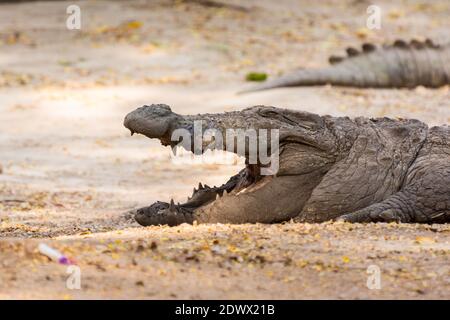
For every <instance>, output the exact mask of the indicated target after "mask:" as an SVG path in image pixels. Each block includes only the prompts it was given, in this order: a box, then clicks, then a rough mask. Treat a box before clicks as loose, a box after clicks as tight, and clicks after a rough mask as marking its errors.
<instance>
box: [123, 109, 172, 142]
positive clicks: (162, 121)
mask: <svg viewBox="0 0 450 320" xmlns="http://www.w3.org/2000/svg"><path fill="white" fill-rule="evenodd" d="M176 118H177V115H176V114H175V113H173V112H172V110H171V109H170V107H169V106H168V105H165V104H152V105H150V106H143V107H140V108H138V109H136V110H134V111H132V112H130V113H129V114H127V116H126V117H125V119H124V122H123V124H124V126H125V127H126V128H128V129H129V130H130V131H131V134H132V135H133V134H134V133H140V134H143V135H145V136H147V137H149V138H163V137H164V136H165V135H166V134H167V133H168V131H169V129H170V126H171V123H172V122H173V121H174V120H175V119H176Z"/></svg>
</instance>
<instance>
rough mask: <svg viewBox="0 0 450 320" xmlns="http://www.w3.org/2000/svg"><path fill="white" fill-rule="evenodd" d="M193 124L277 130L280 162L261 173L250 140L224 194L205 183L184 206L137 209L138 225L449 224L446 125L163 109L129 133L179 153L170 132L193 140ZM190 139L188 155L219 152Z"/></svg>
mask: <svg viewBox="0 0 450 320" xmlns="http://www.w3.org/2000/svg"><path fill="white" fill-rule="evenodd" d="M196 121H197V124H198V123H200V125H201V127H200V129H201V133H204V132H206V130H209V129H214V130H217V131H218V132H220V133H223V134H224V132H225V131H226V130H227V129H229V128H234V129H236V128H242V129H244V130H248V129H255V130H260V129H266V130H267V132H268V130H277V132H278V140H279V143H278V147H276V148H272V144H270V146H268V147H267V149H268V150H266V151H267V152H268V153H269V154H270V155H273V154H275V153H276V154H278V155H279V157H278V162H279V163H278V170H277V171H276V172H274V173H273V174H264V175H263V174H262V171H263V169H264V168H265V167H267V164H265V165H264V164H262V162H260V161H253V162H252V161H248V160H249V158H248V152H247V151H248V150H247V149H248V148H249V143H247V144H246V145H245V151H244V154H245V157H246V160H247V161H246V165H245V167H244V168H243V169H242V170H241V171H240V172H239V173H237V174H236V175H234V176H232V177H231V178H230V179H229V180H228V181H227V182H226V183H224V184H223V185H221V186H218V187H217V186H214V187H210V186H207V185H203V184H202V183H200V184H199V186H198V188H194V192H193V194H192V196H191V197H189V198H188V200H187V202H185V203H182V204H180V203H178V204H175V203H174V201H173V200H171V201H170V202H162V201H157V202H155V203H153V204H152V205H150V206H148V207H144V208H139V209H137V210H135V211H134V217H135V219H136V221H137V222H138V223H139V224H141V225H144V226H148V225H164V224H167V225H169V226H174V225H178V224H181V223H189V224H192V223H194V222H195V221H196V222H197V223H233V224H241V223H277V222H283V221H290V220H293V221H298V222H324V221H328V220H340V221H347V222H415V223H445V222H450V127H449V126H448V125H442V126H434V127H428V125H427V124H425V123H423V122H421V121H419V120H414V119H390V118H386V117H385V118H365V117H357V118H354V119H351V118H349V117H333V116H329V115H325V116H320V115H317V114H314V113H309V112H304V111H294V110H289V109H281V108H276V107H270V106H254V107H250V108H247V109H244V110H242V111H232V112H225V113H218V114H198V115H180V114H178V113H175V112H172V110H171V108H170V107H169V106H168V105H164V104H153V105H150V106H143V107H140V108H138V109H136V110H135V111H132V112H130V113H129V114H128V115H127V116H126V117H125V120H124V125H125V127H126V128H128V129H129V130H130V131H131V133H132V134H134V133H138V134H143V135H145V136H147V137H149V138H156V139H159V140H160V141H161V143H162V145H165V146H171V147H175V146H178V143H179V139H173V133H174V132H176V130H177V129H183V130H186V132H188V133H191V134H192V133H193V130H194V127H195V122H196ZM193 136H194V135H192V137H193ZM262 136H263V135H261V137H259V136H258V139H262ZM188 137H189V138H190V139H191V140H189V141H188V142H189V143H188V144H187V147H185V148H186V149H188V150H189V151H191V152H196V151H199V152H200V153H203V152H205V150H207V149H208V148H215V145H214V143H212V144H211V143H210V142H211V140H208V139H205V141H202V143H201V147H200V148H199V147H198V146H197V149H194V147H193V145H195V144H193V143H192V141H193V139H194V138H191V136H188ZM230 139H231V138H230ZM233 139H234V137H233ZM183 146H185V145H183ZM211 146H212V147H211ZM269 149H270V150H269ZM224 150H226V151H229V152H234V153H237V150H238V147H237V146H236V144H230V147H228V144H227V147H226V148H224ZM274 159H276V158H274Z"/></svg>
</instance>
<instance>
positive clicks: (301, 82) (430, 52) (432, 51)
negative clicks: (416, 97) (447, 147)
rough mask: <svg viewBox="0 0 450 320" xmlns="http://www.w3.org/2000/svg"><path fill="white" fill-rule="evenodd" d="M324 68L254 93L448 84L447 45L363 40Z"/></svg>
mask: <svg viewBox="0 0 450 320" xmlns="http://www.w3.org/2000/svg"><path fill="white" fill-rule="evenodd" d="M329 62H330V66H329V67H326V68H323V69H311V70H298V71H296V72H293V73H290V74H287V75H285V76H282V77H280V78H278V79H274V80H271V81H268V82H266V83H262V84H261V85H259V86H256V87H253V88H250V89H248V90H244V91H241V93H244V92H253V91H261V90H267V89H273V88H280V87H292V86H314V85H325V84H331V85H341V86H352V87H384V88H399V87H409V88H412V87H415V86H418V85H423V86H427V87H438V86H442V85H445V84H449V83H450V71H449V68H450V67H449V66H450V45H446V46H442V45H438V44H435V43H433V42H432V41H431V40H429V39H426V40H425V41H418V40H412V41H410V42H406V41H403V40H397V41H395V42H394V43H393V44H390V45H384V46H382V47H377V46H376V45H374V44H371V43H365V44H363V45H362V47H361V49H355V48H351V47H350V48H347V49H346V55H345V56H335V55H333V56H331V57H330V58H329Z"/></svg>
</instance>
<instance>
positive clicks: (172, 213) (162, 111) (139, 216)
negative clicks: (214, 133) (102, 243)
mask: <svg viewBox="0 0 450 320" xmlns="http://www.w3.org/2000/svg"><path fill="white" fill-rule="evenodd" d="M124 125H125V127H127V128H128V129H129V130H130V131H131V134H132V135H133V134H134V133H140V134H143V135H145V136H147V137H149V138H156V139H159V140H160V142H161V144H162V145H165V146H167V145H170V146H171V147H175V145H176V143H177V141H173V140H172V138H173V137H172V134H173V132H174V131H175V130H179V129H183V128H184V129H186V130H187V133H189V134H191V133H193V131H194V129H193V128H192V125H191V123H190V121H187V120H186V117H183V118H181V116H179V115H177V114H175V113H173V112H172V111H171V110H170V108H169V107H168V106H165V105H152V106H149V107H147V106H145V107H142V108H139V109H137V110H136V111H134V112H132V113H130V114H129V115H127V117H126V118H125V122H124ZM206 125H208V123H206ZM185 139H186V138H185ZM187 140H189V142H190V143H191V142H193V141H194V138H192V137H189V138H188V139H187ZM190 140H192V141H190ZM236 140H238V139H237V138H236ZM184 142H186V141H184ZM244 143H246V142H245V141H244ZM247 143H251V142H249V141H247ZM206 144H207V145H208V146H206ZM256 144H257V142H256ZM194 145H195V143H191V144H190V146H189V147H184V149H187V150H188V151H190V152H193V153H196V154H198V152H196V151H198V150H196V149H195V147H194ZM211 145H213V147H211ZM200 148H201V152H204V151H205V150H206V149H219V150H223V147H219V146H218V145H215V144H211V140H209V141H207V142H204V143H201V147H200ZM227 151H231V152H234V153H238V152H237V148H233V149H232V150H228V149H227ZM265 151H267V150H265ZM244 153H245V152H244ZM240 155H242V154H240ZM244 156H245V157H246V166H245V168H244V169H242V170H241V171H240V172H239V173H238V174H236V175H234V176H232V177H231V178H230V179H229V180H228V181H227V182H225V183H224V184H222V185H221V186H214V187H210V186H208V185H206V184H205V185H204V184H202V183H199V185H198V186H197V187H194V188H193V192H192V194H191V195H190V196H188V197H187V201H186V202H185V203H177V204H175V203H174V201H173V200H170V201H169V202H162V201H157V202H155V203H154V204H152V205H151V206H149V207H144V208H140V209H137V210H136V211H135V219H136V221H137V222H138V223H139V224H141V225H144V226H148V225H159V224H167V225H169V226H174V225H178V224H181V223H193V222H194V221H195V220H197V219H198V218H200V215H199V214H196V213H199V211H203V215H205V212H204V211H205V210H208V208H209V209H212V208H214V207H217V208H219V207H225V206H226V207H233V203H234V204H235V205H236V204H237V203H238V202H240V201H241V200H244V199H246V198H247V197H246V196H247V195H249V194H251V193H252V192H254V191H255V190H257V189H259V188H260V187H262V186H264V185H265V184H266V182H268V181H270V179H271V178H272V177H271V176H268V175H265V174H262V173H261V171H262V170H261V169H262V168H265V167H267V166H265V165H262V164H259V163H257V164H250V163H249V162H250V161H249V158H248V154H245V155H244ZM247 200H248V199H247Z"/></svg>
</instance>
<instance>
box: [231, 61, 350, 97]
mask: <svg viewBox="0 0 450 320" xmlns="http://www.w3.org/2000/svg"><path fill="white" fill-rule="evenodd" d="M340 69H341V68H334V67H330V68H323V69H302V70H298V71H295V72H292V73H289V74H286V75H284V76H281V77H279V78H277V79H273V80H269V81H266V82H264V83H261V84H260V85H257V86H254V87H252V88H249V89H246V90H242V91H240V92H238V94H241V93H249V92H255V91H262V90H268V89H275V88H282V87H299V86H319V85H325V84H329V83H330V84H334V83H335V82H336V81H337V80H338V79H339V78H342V77H343V76H344V75H343V74H342V72H341V70H340Z"/></svg>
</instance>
